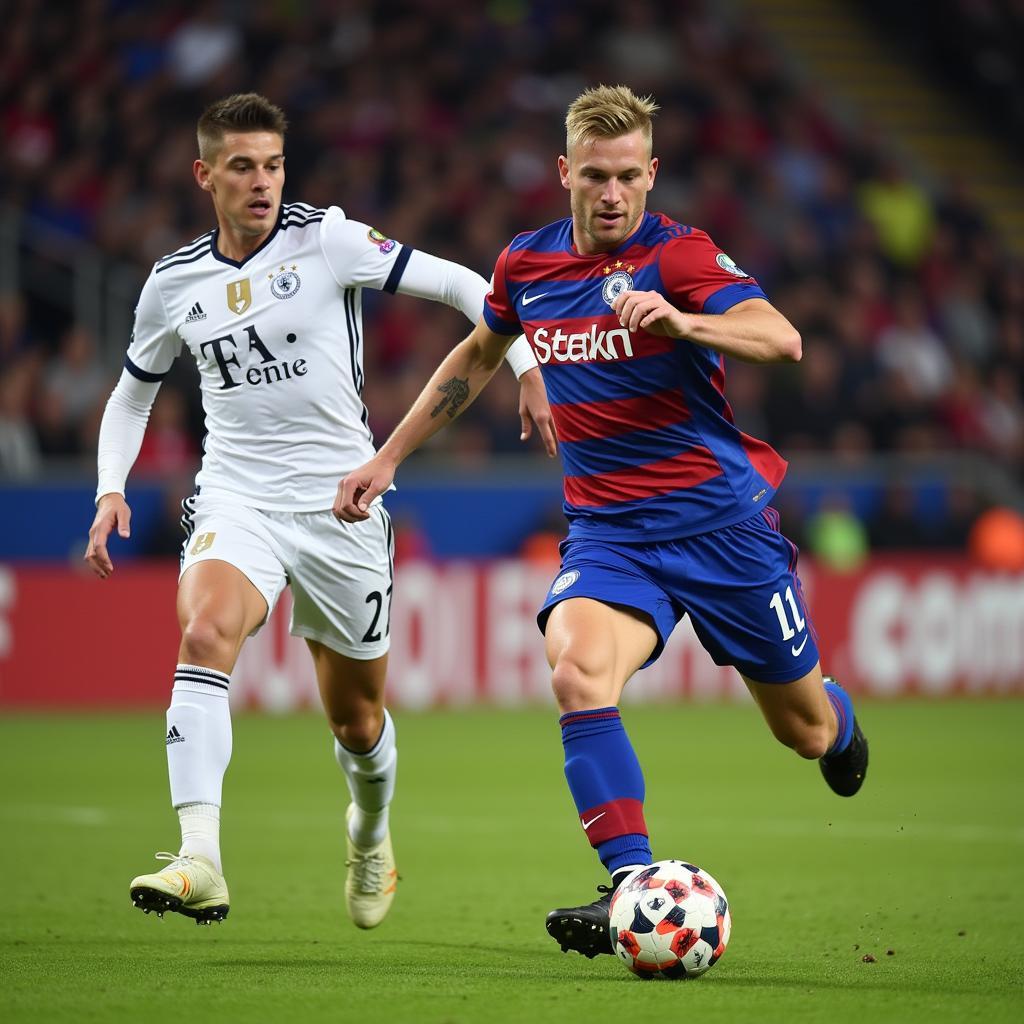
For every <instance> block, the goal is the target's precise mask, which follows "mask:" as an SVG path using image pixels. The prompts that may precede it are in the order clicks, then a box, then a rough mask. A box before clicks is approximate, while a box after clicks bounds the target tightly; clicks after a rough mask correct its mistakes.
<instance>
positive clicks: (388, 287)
mask: <svg viewBox="0 0 1024 1024" xmlns="http://www.w3.org/2000/svg"><path fill="white" fill-rule="evenodd" d="M320 246H321V248H322V250H323V254H324V258H325V259H326V260H327V265H328V266H329V267H330V270H331V274H332V275H333V276H334V280H335V281H337V282H338V284H339V285H340V286H341V287H342V288H376V289H377V290H378V291H385V292H394V291H395V290H396V289H397V288H398V283H399V281H401V279H402V272H403V271H404V270H405V265H406V264H407V263H408V262H409V257H410V256H411V255H412V253H413V251H414V250H413V249H411V248H409V247H408V246H405V245H402V244H401V243H400V242H396V241H395V240H394V239H393V238H388V237H387V235H384V234H381V232H379V231H378V230H377V229H376V228H371V227H370V226H369V225H368V224H363V223H361V222H360V221H358V220H348V218H347V217H346V216H345V214H344V213H343V212H342V211H341V209H339V208H338V207H337V206H332V207H330V209H329V210H328V211H327V216H326V217H324V219H323V223H322V224H321V225H320Z"/></svg>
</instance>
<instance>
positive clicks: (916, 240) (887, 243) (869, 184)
mask: <svg viewBox="0 0 1024 1024" xmlns="http://www.w3.org/2000/svg"><path fill="white" fill-rule="evenodd" d="M860 204H861V209H862V210H863V212H864V216H865V217H867V219H868V220H869V221H870V222H871V224H872V225H873V226H874V229H875V233H876V234H877V236H878V241H879V244H880V245H881V248H882V252H883V254H884V255H885V256H886V258H887V259H888V260H890V261H891V262H892V263H893V264H895V265H896V266H897V267H907V268H909V267H915V266H917V264H918V263H919V261H920V259H921V257H922V256H923V255H924V252H925V250H926V249H927V248H928V243H929V242H930V241H931V234H932V229H933V227H934V224H935V214H934V211H933V209H932V203H931V201H930V200H929V198H928V196H927V195H926V194H925V192H924V190H923V189H921V188H920V187H919V186H918V185H917V184H915V183H914V182H913V181H911V180H910V178H909V177H907V175H906V173H905V172H904V170H903V168H902V167H901V166H900V164H899V163H897V162H896V160H894V159H892V158H891V157H889V158H886V159H885V160H884V162H883V163H882V166H881V168H880V170H879V173H878V174H877V175H876V176H875V177H873V178H871V179H869V180H868V181H866V182H865V183H864V184H863V185H862V186H861V188H860Z"/></svg>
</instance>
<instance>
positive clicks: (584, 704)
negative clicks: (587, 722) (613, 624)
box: [551, 657, 609, 714]
mask: <svg viewBox="0 0 1024 1024" xmlns="http://www.w3.org/2000/svg"><path fill="white" fill-rule="evenodd" d="M551 689H552V690H553V691H554V694H555V701H556V702H557V703H558V707H559V709H560V710H561V711H562V713H563V714H564V713H565V712H568V711H585V710H588V709H590V708H600V707H604V706H606V705H607V704H608V701H609V697H608V694H607V692H606V690H607V687H605V686H603V685H602V684H601V681H600V680H599V679H596V678H594V677H593V676H591V675H588V674H587V673H586V672H585V671H584V670H583V669H582V668H581V667H580V665H579V664H578V663H576V662H575V661H574V660H572V659H571V658H566V657H561V658H559V659H558V661H557V662H556V664H555V667H554V669H552V672H551Z"/></svg>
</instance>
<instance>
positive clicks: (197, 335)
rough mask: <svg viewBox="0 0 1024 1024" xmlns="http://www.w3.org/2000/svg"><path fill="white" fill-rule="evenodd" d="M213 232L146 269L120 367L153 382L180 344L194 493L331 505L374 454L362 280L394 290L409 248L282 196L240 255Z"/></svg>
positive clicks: (293, 506) (262, 503)
mask: <svg viewBox="0 0 1024 1024" xmlns="http://www.w3.org/2000/svg"><path fill="white" fill-rule="evenodd" d="M216 235H217V233H216V231H211V232H209V233H208V234H206V235H203V236H202V237H200V238H197V239H195V241H193V242H190V243H189V244H188V245H185V246H183V247H182V248H181V249H179V250H178V251H177V252H175V253H172V254H171V255H170V256H165V257H164V258H163V259H161V260H159V261H158V262H157V263H156V264H155V266H154V267H153V270H152V272H151V273H150V275H149V278H148V279H147V281H146V283H145V285H144V287H143V289H142V294H141V296H140V298H139V305H138V308H137V309H136V312H135V331H134V334H133V336H132V341H131V344H130V346H129V348H128V354H127V356H126V359H125V368H126V369H127V370H128V372H129V373H131V374H132V375H133V376H135V377H137V378H138V379H139V380H143V381H151V382H156V381H159V380H161V379H162V378H163V377H164V376H165V375H166V374H167V372H168V371H169V370H170V368H171V364H172V363H173V361H174V359H175V357H176V356H177V355H178V354H179V352H180V351H181V350H182V346H183V345H184V346H187V348H188V349H189V351H190V352H191V353H192V355H193V356H194V357H195V360H196V363H197V365H198V367H199V375H200V379H201V388H202V400H203V409H204V412H205V414H206V432H207V433H206V438H205V441H204V445H203V461H202V468H201V470H200V472H199V475H198V476H197V478H196V483H197V485H198V487H199V488H200V490H201V492H202V493H203V494H204V495H210V496H211V497H218V498H222V499H224V500H228V501H234V502H236V503H238V504H244V505H249V506H253V507H258V508H263V509H271V510H282V511H283V510H290V511H312V510H316V509H327V508H330V507H331V504H332V503H333V501H334V496H335V492H336V490H337V486H338V482H339V480H340V479H341V478H342V477H343V476H344V475H345V473H347V472H348V471H350V470H352V469H354V468H355V467H356V466H359V465H362V464H363V463H364V462H366V461H367V460H368V459H370V458H371V457H372V456H373V454H374V447H373V437H372V435H371V433H370V430H369V427H368V426H367V419H368V415H367V410H366V407H365V406H364V405H363V400H362V392H363V327H362V289H363V288H364V287H368V288H376V289H383V290H385V291H389V292H393V291H395V289H396V288H397V286H398V283H399V280H400V279H401V277H402V273H403V271H404V269H405V266H406V263H407V262H408V259H409V256H410V254H411V253H412V252H413V250H412V249H411V248H409V247H407V246H403V245H401V244H399V243H398V242H395V241H393V240H392V239H389V238H386V237H385V236H384V235H382V234H380V232H378V231H375V230H374V229H372V228H370V227H368V226H367V225H366V224H361V223H359V222H358V221H351V220H347V219H346V218H345V214H344V213H343V212H342V211H341V210H340V209H339V208H338V207H336V206H332V207H330V208H328V209H326V210H322V209H316V208H314V207H312V206H307V205H306V204H304V203H286V204H284V205H283V206H282V208H281V213H280V216H279V218H278V222H277V225H276V226H275V228H274V229H273V231H272V232H271V233H270V235H269V237H268V238H267V240H266V241H265V242H264V243H263V244H262V245H261V246H260V247H259V248H258V249H257V250H256V251H255V252H253V253H252V254H251V255H250V256H248V257H247V258H246V259H244V260H242V261H241V262H236V261H234V260H229V259H227V258H226V257H225V256H222V255H221V254H220V253H219V252H218V251H217V246H216Z"/></svg>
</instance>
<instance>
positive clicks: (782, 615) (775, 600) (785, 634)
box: [768, 587, 807, 640]
mask: <svg viewBox="0 0 1024 1024" xmlns="http://www.w3.org/2000/svg"><path fill="white" fill-rule="evenodd" d="M786 603H787V604H788V605H789V609H790V611H791V612H792V613H793V626H795V627H796V628H795V629H794V628H793V626H791V625H790V624H789V619H788V617H787V616H786V608H785V606H784V605H783V603H782V594H780V593H779V591H777V590H776V591H775V593H774V594H772V599H771V600H770V601H769V602H768V607H769V608H774V609H775V614H776V615H778V617H779V626H780V628H781V629H782V639H783V640H792V639H793V637H795V636H796V635H797V633H802V632H803V630H804V626H806V625H807V623H806V622H805V621H804V618H803V616H802V615H801V614H800V609H799V607H798V606H797V603H796V598H795V597H794V596H793V588H792V587H786Z"/></svg>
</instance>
